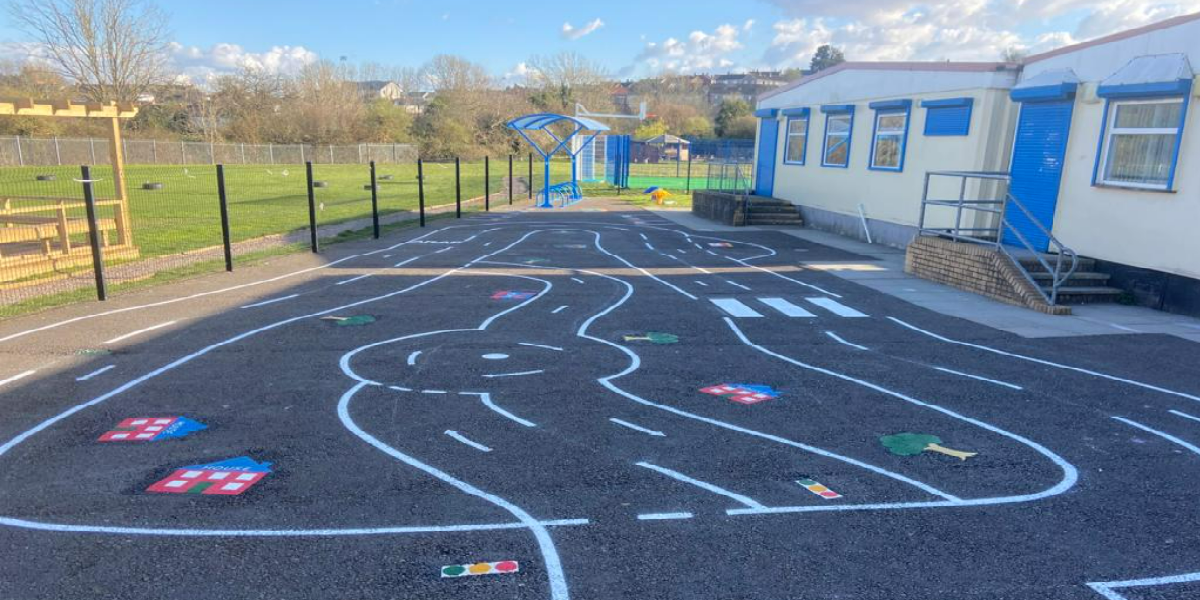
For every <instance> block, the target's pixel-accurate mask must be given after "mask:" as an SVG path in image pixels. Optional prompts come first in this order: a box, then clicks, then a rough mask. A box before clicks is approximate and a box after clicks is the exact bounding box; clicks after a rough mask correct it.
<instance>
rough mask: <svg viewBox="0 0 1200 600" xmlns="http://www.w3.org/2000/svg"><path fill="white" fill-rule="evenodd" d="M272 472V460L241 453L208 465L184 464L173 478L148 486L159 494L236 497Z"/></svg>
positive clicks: (148, 490)
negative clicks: (258, 459)
mask: <svg viewBox="0 0 1200 600" xmlns="http://www.w3.org/2000/svg"><path fill="white" fill-rule="evenodd" d="M270 472H271V463H267V462H264V463H259V462H255V461H254V460H253V459H251V458H249V457H246V456H241V457H238V458H231V459H229V460H223V461H221V462H215V463H209V464H206V465H192V466H189V467H181V468H179V469H176V470H175V472H174V473H171V475H170V476H169V477H167V478H166V479H163V480H161V481H159V482H157V483H155V484H154V485H152V486H150V487H148V488H146V491H147V492H153V493H157V494H204V495H207V496H213V495H217V496H236V495H238V494H241V493H242V492H244V491H246V490H248V489H250V487H251V486H253V485H254V484H256V483H258V482H259V481H260V480H262V478H263V477H266V476H267V474H268V473H270Z"/></svg>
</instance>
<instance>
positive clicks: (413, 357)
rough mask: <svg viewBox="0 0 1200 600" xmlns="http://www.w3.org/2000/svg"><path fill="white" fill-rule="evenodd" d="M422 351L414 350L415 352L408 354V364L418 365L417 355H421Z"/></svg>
mask: <svg viewBox="0 0 1200 600" xmlns="http://www.w3.org/2000/svg"><path fill="white" fill-rule="evenodd" d="M421 352H422V351H421V350H413V353H412V354H409V355H408V361H407V362H408V366H410V367H412V366H416V364H417V357H418V356H420V355H421Z"/></svg>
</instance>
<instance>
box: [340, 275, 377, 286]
mask: <svg viewBox="0 0 1200 600" xmlns="http://www.w3.org/2000/svg"><path fill="white" fill-rule="evenodd" d="M371 275H374V273H367V274H366V275H359V276H358V277H351V278H350V279H347V280H345V281H339V282H337V283H335V284H333V285H346V284H347V283H354V282H355V281H361V280H363V279H366V278H368V277H370V276H371Z"/></svg>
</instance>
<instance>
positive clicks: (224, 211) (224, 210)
mask: <svg viewBox="0 0 1200 600" xmlns="http://www.w3.org/2000/svg"><path fill="white" fill-rule="evenodd" d="M217 199H218V200H220V204H221V244H222V245H223V246H225V270H226V271H228V272H233V244H232V242H231V240H230V239H229V199H228V198H227V197H226V196H225V165H217Z"/></svg>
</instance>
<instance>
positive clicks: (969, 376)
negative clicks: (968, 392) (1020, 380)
mask: <svg viewBox="0 0 1200 600" xmlns="http://www.w3.org/2000/svg"><path fill="white" fill-rule="evenodd" d="M934 369H936V370H938V371H941V372H943V373H949V374H951V375H958V376H960V377H967V378H969V379H974V380H976V381H986V382H988V383H994V384H996V385H1002V386H1004V387H1006V388H1009V389H1013V390H1023V389H1025V388H1023V387H1021V386H1019V385H1014V384H1011V383H1006V382H1003V381H996V380H995V379H988V378H987V377H980V376H979V375H972V374H970V373H963V372H962V371H955V370H953V369H947V368H946V367H934Z"/></svg>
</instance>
